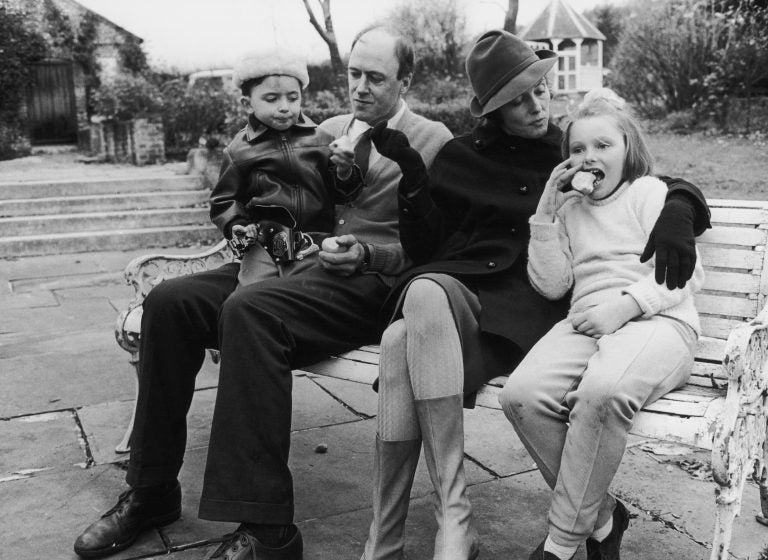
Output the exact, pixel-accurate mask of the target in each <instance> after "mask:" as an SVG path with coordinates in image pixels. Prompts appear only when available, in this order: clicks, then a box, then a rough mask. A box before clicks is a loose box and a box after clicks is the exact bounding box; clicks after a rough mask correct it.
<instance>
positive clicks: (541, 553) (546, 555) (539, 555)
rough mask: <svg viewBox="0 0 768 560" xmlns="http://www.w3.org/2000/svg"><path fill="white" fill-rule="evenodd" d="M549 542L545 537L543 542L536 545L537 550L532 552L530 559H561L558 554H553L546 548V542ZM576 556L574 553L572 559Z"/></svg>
mask: <svg viewBox="0 0 768 560" xmlns="http://www.w3.org/2000/svg"><path fill="white" fill-rule="evenodd" d="M545 542H547V539H544V540H543V541H541V544H539V546H537V547H536V550H534V551H533V552H531V555H530V556H529V557H528V560H560V558H558V557H557V556H555V555H554V554H552V553H551V552H547V551H545V550H544V543H545ZM575 557H576V555H575V554H574V555H573V556H571V560H573V559H574V558H575Z"/></svg>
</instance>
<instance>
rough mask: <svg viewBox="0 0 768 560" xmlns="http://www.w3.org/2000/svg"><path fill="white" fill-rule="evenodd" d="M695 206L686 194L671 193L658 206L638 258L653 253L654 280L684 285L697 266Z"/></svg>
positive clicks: (678, 286) (647, 257)
mask: <svg viewBox="0 0 768 560" xmlns="http://www.w3.org/2000/svg"><path fill="white" fill-rule="evenodd" d="M694 218H695V210H694V208H693V205H692V204H691V203H690V202H689V201H688V199H687V198H686V197H685V195H680V196H671V197H670V198H668V199H667V201H666V203H665V204H664V207H663V208H662V209H661V214H659V219H658V220H656V224H654V226H653V229H652V230H651V235H649V236H648V243H647V245H646V246H645V250H644V251H643V254H642V255H640V262H645V261H647V260H648V259H650V258H651V256H652V255H653V253H654V252H655V253H656V270H655V272H656V282H657V283H658V284H663V283H664V279H665V277H666V281H667V288H669V289H670V290H674V289H675V288H683V287H684V286H685V283H686V282H687V281H688V280H690V279H691V276H693V269H694V267H695V266H696V236H695V235H694V233H693V221H694Z"/></svg>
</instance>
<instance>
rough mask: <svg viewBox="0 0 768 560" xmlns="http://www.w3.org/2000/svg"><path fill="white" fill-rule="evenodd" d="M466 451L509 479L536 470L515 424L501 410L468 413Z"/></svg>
mask: <svg viewBox="0 0 768 560" xmlns="http://www.w3.org/2000/svg"><path fill="white" fill-rule="evenodd" d="M464 435H465V437H464V440H465V444H464V452H465V453H467V454H468V455H469V456H471V457H472V458H473V459H475V460H476V461H478V462H480V463H482V465H483V466H484V467H485V468H487V469H489V470H490V471H491V472H493V473H495V474H496V475H497V476H509V475H512V474H517V473H521V472H526V471H530V470H532V469H535V468H536V464H535V463H534V462H533V459H531V458H530V456H529V455H528V452H527V451H526V450H525V447H523V442H521V441H520V438H518V437H517V434H516V433H515V430H514V429H513V428H512V424H510V423H509V421H508V420H507V419H506V417H505V416H504V414H503V413H502V412H501V411H500V410H497V409H491V408H485V407H481V406H478V407H475V408H473V409H470V410H465V411H464Z"/></svg>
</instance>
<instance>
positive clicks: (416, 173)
mask: <svg viewBox="0 0 768 560" xmlns="http://www.w3.org/2000/svg"><path fill="white" fill-rule="evenodd" d="M371 141H372V142H373V145H374V146H376V150H377V151H378V152H379V153H380V154H381V155H383V156H384V157H387V158H389V159H391V160H392V161H394V162H395V163H397V165H399V166H400V171H402V173H403V178H402V179H401V180H400V183H399V185H398V189H399V191H400V193H401V194H402V195H403V196H405V197H408V195H409V194H412V193H413V192H415V191H416V190H417V189H418V188H419V186H420V185H421V183H422V182H423V181H424V180H426V178H427V167H426V166H425V165H424V160H423V159H421V154H419V152H417V151H416V150H415V149H413V148H412V147H411V144H410V143H409V142H408V137H407V136H406V135H405V134H403V133H402V132H400V131H399V130H395V129H393V128H387V123H386V121H384V122H380V123H378V124H377V125H376V126H374V127H373V130H372V131H371Z"/></svg>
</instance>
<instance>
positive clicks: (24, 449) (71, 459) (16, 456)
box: [0, 410, 87, 483]
mask: <svg viewBox="0 0 768 560" xmlns="http://www.w3.org/2000/svg"><path fill="white" fill-rule="evenodd" d="M86 459H87V457H86V454H85V450H84V445H83V441H82V438H81V437H80V430H79V428H78V426H77V419H76V418H75V414H74V411H68V410H67V411H62V412H49V413H46V414H39V415H34V416H22V417H20V418H14V419H13V420H10V421H7V422H0V483H4V482H7V481H10V480H14V479H16V478H19V479H21V478H27V477H33V476H34V477H38V476H50V475H55V474H57V473H58V472H59V471H61V470H62V469H69V468H72V467H77V466H80V467H83V468H84V467H85V464H86Z"/></svg>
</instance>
